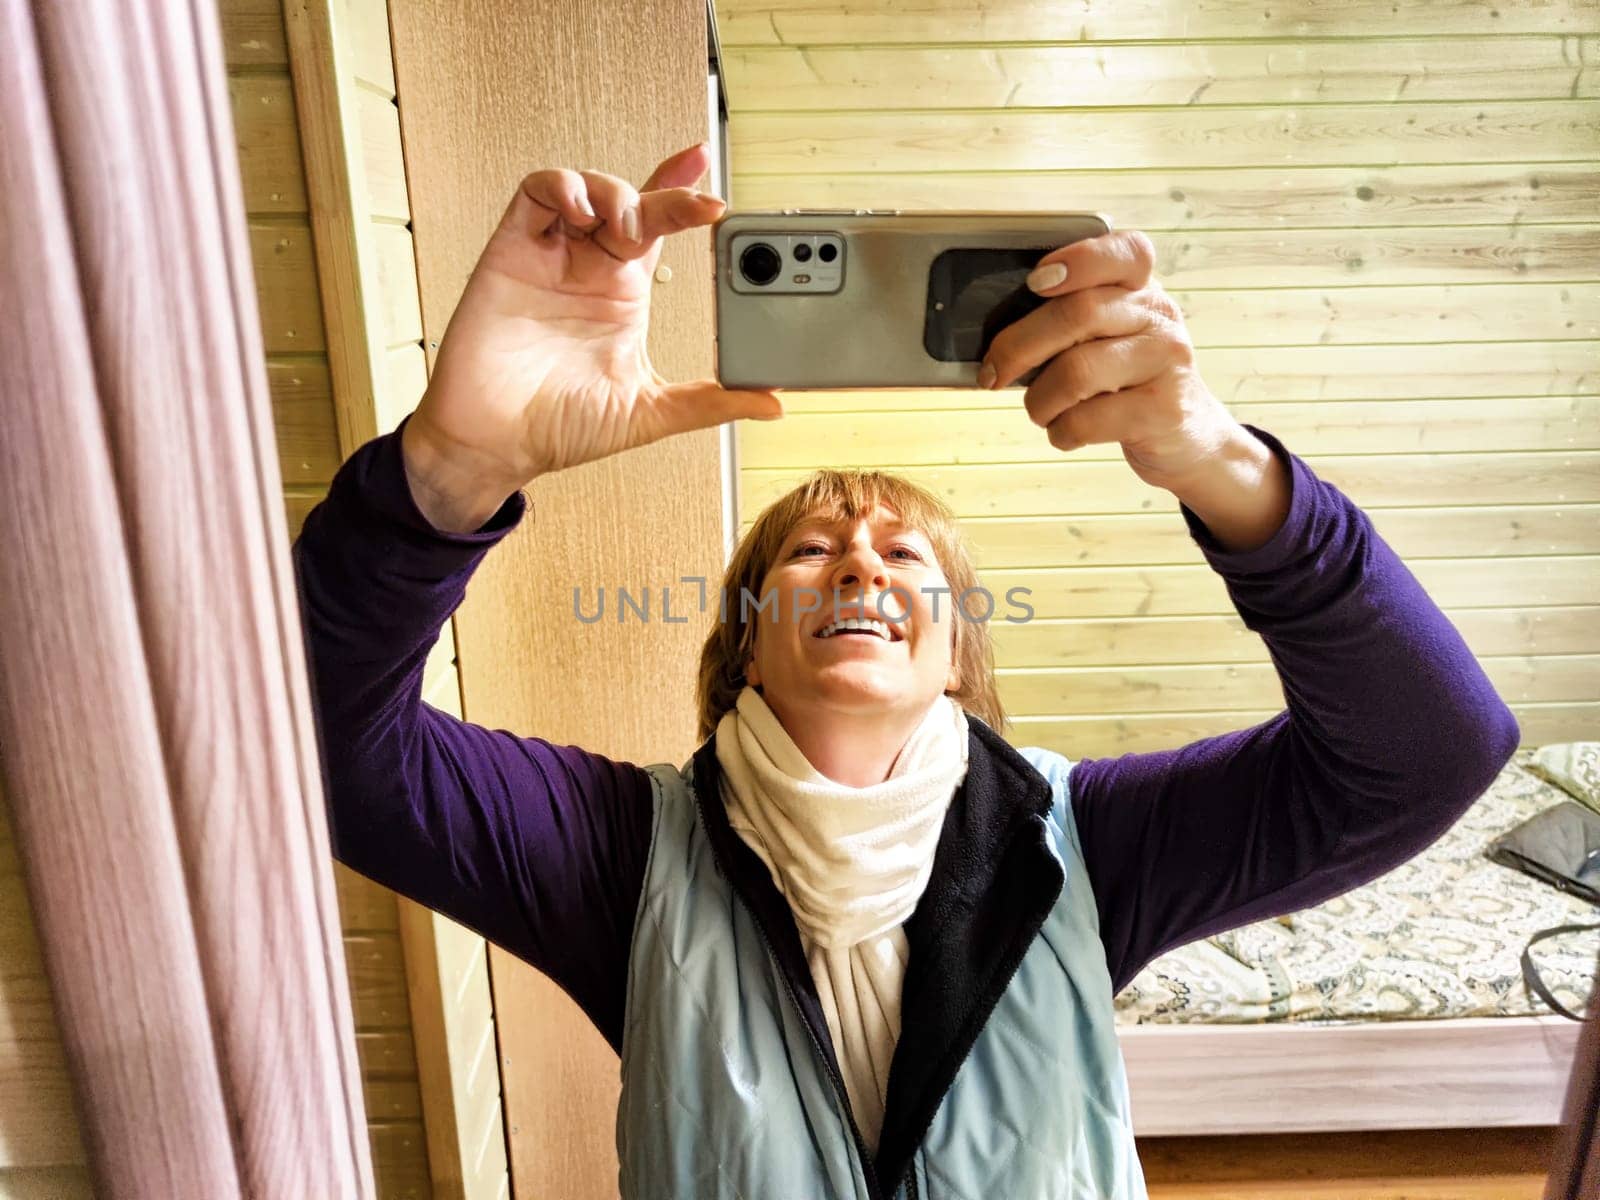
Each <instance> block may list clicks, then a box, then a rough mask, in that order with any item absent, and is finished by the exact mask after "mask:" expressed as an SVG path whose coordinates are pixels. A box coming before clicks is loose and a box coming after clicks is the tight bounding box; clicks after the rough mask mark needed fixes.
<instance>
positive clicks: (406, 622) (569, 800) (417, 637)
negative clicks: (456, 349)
mask: <svg viewBox="0 0 1600 1200" xmlns="http://www.w3.org/2000/svg"><path fill="white" fill-rule="evenodd" d="M526 508H527V500H526V498H525V497H524V496H523V495H522V494H521V493H520V492H519V493H517V494H515V495H513V496H511V497H509V498H508V499H507V500H506V502H505V504H504V505H503V506H502V507H501V508H500V510H499V512H497V513H495V515H494V516H493V517H491V518H490V519H489V520H488V522H486V523H485V524H484V525H483V527H482V528H480V529H479V530H478V531H477V532H475V533H470V534H451V533H444V532H440V531H438V530H436V529H434V527H433V526H432V525H431V524H429V522H428V521H427V519H426V518H425V517H423V515H422V514H421V513H420V512H419V511H418V509H417V507H416V505H415V503H414V502H413V500H412V497H411V490H410V487H409V485H408V484H407V482H406V477H405V466H404V463H403V461H402V458H401V454H400V434H399V431H398V430H396V431H395V432H394V433H391V434H387V435H385V436H382V437H378V438H375V439H374V440H372V441H370V442H368V443H367V444H366V445H364V446H362V447H361V448H360V449H359V450H357V451H356V453H355V454H353V455H352V456H351V457H350V459H349V461H348V462H346V463H345V464H344V465H343V466H342V467H341V468H340V469H339V471H338V474H337V475H336V477H335V478H334V481H333V485H332V487H331V488H330V489H329V493H328V496H327V498H326V499H325V500H323V501H322V503H320V504H319V505H317V507H316V508H314V509H313V510H312V511H311V513H310V514H309V515H308V516H307V517H306V522H305V527H304V529H303V530H302V531H301V534H300V537H299V538H298V539H297V540H296V542H295V545H294V564H295V571H296V575H297V579H298V584H299V589H300V609H301V615H302V620H303V622H304V626H305V634H306V649H307V658H308V663H309V666H310V669H311V687H312V696H313V700H314V706H315V709H316V713H317V724H318V729H319V733H320V737H321V744H322V761H323V767H324V773H325V779H326V787H327V801H328V822H329V828H330V833H331V835H332V840H333V847H334V854H335V856H336V857H337V858H338V859H339V860H340V861H341V862H343V863H345V864H347V865H348V866H350V867H352V868H354V869H355V870H357V871H359V872H361V873H362V874H363V875H366V876H369V877H370V878H372V879H375V880H377V881H378V882H379V883H382V884H384V885H386V886H388V887H391V888H393V889H394V890H395V891H397V892H400V893H402V894H403V895H406V896H409V897H411V898H412V899H414V900H417V901H419V902H420V903H422V904H425V905H427V906H428V907H429V908H433V909H436V910H438V911H439V912H442V913H444V914H446V915H447V916H450V917H453V918H454V919H455V920H457V921H460V922H461V923H462V924H464V925H468V926H470V927H471V928H473V929H475V930H477V931H478V932H479V933H481V934H483V935H484V936H485V937H487V938H488V939H489V940H490V941H492V942H495V943H496V944H497V945H500V946H502V947H504V948H505V949H507V950H509V951H510V952H511V953H513V954H515V955H517V956H518V957H519V958H522V959H525V960H526V961H528V962H530V963H532V964H533V965H534V966H536V967H538V968H539V969H540V970H541V971H543V972H544V973H545V974H547V975H549V976H550V977H551V978H552V979H554V980H555V981H556V983H557V984H559V985H560V986H561V987H562V988H563V989H564V990H565V991H566V992H567V993H568V994H569V995H570V996H571V997H572V998H573V999H574V1000H576V1001H577V1002H578V1004H579V1005H580V1006H581V1007H582V1008H583V1010H584V1012H585V1013H587V1014H588V1016H589V1018H590V1020H592V1021H593V1022H594V1023H595V1025H596V1026H597V1027H598V1028H599V1029H600V1031H601V1033H603V1034H604V1035H605V1037H606V1039H607V1040H608V1041H609V1042H610V1043H611V1045H612V1047H613V1048H618V1047H620V1045H621V1036H622V1007H623V998H624V992H625V989H626V984H627V962H628V947H629V944H630V942H631V940H632V936H633V920H634V912H635V909H636V907H637V904H638V899H639V893H640V889H641V887H642V885H643V879H644V863H645V856H646V853H647V850H648V846H649V839H650V830H651V820H652V801H651V786H650V780H649V776H648V775H647V774H646V772H645V771H644V770H643V769H642V768H640V767H638V766H636V765H634V764H633V763H628V762H617V761H614V760H612V759H609V758H605V757H603V756H602V755H598V754H591V753H589V752H588V751H585V750H581V749H579V748H578V747H576V746H556V745H552V744H551V743H549V742H547V741H544V740H542V739H540V738H531V737H518V736H516V735H515V734H512V733H509V732H507V731H505V730H502V729H497V730H490V729H485V728H483V727H482V726H479V725H472V724H468V723H465V722H462V721H459V720H457V719H456V718H454V717H452V716H450V715H448V714H446V713H443V712H441V711H439V710H438V709H436V708H433V707H432V706H431V705H428V704H426V703H424V702H423V700H422V669H423V663H424V660H425V659H426V657H427V654H428V651H429V649H430V648H431V647H432V646H433V644H434V643H435V642H436V641H437V640H438V636H439V631H440V629H441V628H442V627H443V625H444V622H445V621H446V620H447V619H448V618H449V616H450V614H451V613H452V612H454V611H455V608H456V606H457V605H458V604H460V603H461V598H462V596H463V594H464V593H465V590H466V586H467V579H468V577H469V576H471V574H472V572H473V570H474V569H475V568H476V567H477V565H478V563H479V562H480V561H481V560H482V559H483V556H484V555H485V554H486V553H487V552H488V550H489V548H490V547H491V546H493V545H494V544H495V543H496V542H498V541H500V540H501V539H502V538H503V537H505V536H506V534H508V533H509V532H510V531H511V530H512V529H513V528H515V527H516V525H517V524H518V522H520V521H521V520H522V517H523V514H524V512H525V511H526Z"/></svg>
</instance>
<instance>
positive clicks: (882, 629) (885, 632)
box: [817, 617, 894, 642]
mask: <svg viewBox="0 0 1600 1200" xmlns="http://www.w3.org/2000/svg"><path fill="white" fill-rule="evenodd" d="M841 629H869V630H871V631H872V632H873V633H875V634H877V635H878V636H879V637H881V638H882V639H883V640H884V641H886V642H890V641H893V640H894V638H893V637H892V636H891V635H890V633H889V626H888V625H886V624H884V622H882V621H869V620H867V619H866V618H864V617H846V618H845V619H844V620H843V621H835V622H834V623H833V624H832V625H829V626H827V627H826V628H825V629H823V630H822V631H821V632H819V633H818V634H817V636H818V637H822V638H825V637H832V636H833V635H834V634H836V633H838V632H839V631H840V630H841Z"/></svg>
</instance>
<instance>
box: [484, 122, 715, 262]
mask: <svg viewBox="0 0 1600 1200" xmlns="http://www.w3.org/2000/svg"><path fill="white" fill-rule="evenodd" d="M706 154H707V150H706V146H705V144H704V143H701V144H700V145H697V146H691V147H690V148H689V149H688V150H683V151H679V152H678V153H677V154H675V155H673V156H672V157H671V158H669V159H667V160H666V161H665V162H663V163H662V164H661V165H660V166H659V167H657V168H656V170H655V172H654V173H653V174H652V175H651V177H650V183H649V184H647V185H646V190H645V192H644V193H643V194H641V193H639V192H637V191H635V190H634V188H633V185H632V184H630V183H629V182H628V181H627V180H625V179H622V178H619V177H618V176H616V175H608V174H606V173H605V172H603V171H571V170H567V169H565V168H550V169H547V170H543V171H535V172H533V173H532V174H530V175H528V176H527V177H526V178H524V179H523V181H522V183H521V185H520V186H519V187H518V189H517V194H516V195H515V196H514V197H513V198H512V201H511V205H510V206H509V207H508V209H507V210H506V215H505V217H504V219H503V221H502V224H504V225H509V226H511V227H512V228H513V229H514V230H515V231H516V232H518V233H520V234H522V235H524V236H526V237H530V238H538V237H541V236H543V235H544V234H545V233H547V232H549V231H551V230H552V229H554V230H556V231H558V232H561V233H566V234H568V235H569V236H573V237H581V236H587V237H590V238H592V239H593V240H594V241H595V242H596V243H597V244H598V245H600V246H601V247H603V248H604V249H605V250H607V251H608V252H609V253H611V254H612V255H614V256H616V257H617V258H622V259H632V258H641V257H643V256H644V255H646V254H648V253H649V252H650V250H651V248H652V246H653V245H654V243H655V241H656V239H658V238H661V237H664V236H666V235H668V234H672V233H677V232H679V231H681V230H684V229H692V228H695V227H696V226H700V225H709V224H711V223H712V222H713V221H715V220H716V219H717V218H718V217H720V216H721V215H722V213H723V211H724V210H725V209H726V208H727V205H726V204H724V203H723V202H722V201H721V200H719V199H717V198H716V197H715V196H710V195H707V194H705V193H703V192H698V191H696V190H695V189H694V188H692V187H689V186H688V184H689V183H693V182H694V181H695V180H697V179H699V178H700V177H701V176H702V175H704V174H705V159H706ZM676 181H681V182H676ZM651 184H655V185H659V186H657V187H651V186H650V185H651Z"/></svg>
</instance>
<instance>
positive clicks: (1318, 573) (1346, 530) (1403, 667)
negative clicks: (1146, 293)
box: [1070, 425, 1520, 991]
mask: <svg viewBox="0 0 1600 1200" xmlns="http://www.w3.org/2000/svg"><path fill="white" fill-rule="evenodd" d="M1245 428H1247V429H1249V430H1250V431H1251V432H1252V433H1253V434H1255V435H1256V436H1257V437H1259V438H1260V439H1261V440H1262V441H1263V442H1264V443H1266V445H1267V446H1269V447H1270V448H1271V449H1272V451H1273V452H1274V453H1275V454H1276V455H1277V456H1278V457H1279V459H1280V460H1282V461H1283V462H1284V463H1285V464H1286V465H1287V466H1288V467H1289V469H1290V474H1291V481H1292V482H1291V486H1292V490H1293V497H1292V501H1291V504H1290V508H1289V514H1288V516H1287V518H1286V519H1285V520H1284V523H1283V525H1282V526H1281V527H1280V528H1279V530H1278V531H1277V533H1276V534H1274V535H1273V537H1272V539H1271V540H1270V541H1268V542H1267V544H1266V545H1264V546H1261V547H1260V548H1258V549H1255V550H1250V551H1245V552H1238V553H1235V552H1229V551H1227V550H1225V549H1224V548H1223V547H1222V545H1221V543H1220V542H1218V541H1217V540H1216V538H1215V537H1214V536H1213V535H1212V534H1211V532H1210V530H1208V529H1207V528H1206V527H1205V524H1204V523H1203V522H1202V521H1201V520H1200V519H1199V517H1197V516H1196V515H1195V514H1194V512H1193V511H1192V510H1190V509H1189V508H1188V506H1186V505H1180V506H1179V509H1180V511H1181V513H1182V515H1183V519H1184V521H1185V522H1186V523H1187V524H1188V526H1189V532H1190V534H1191V535H1192V536H1193V538H1194V540H1195V541H1196V543H1197V544H1198V545H1199V546H1200V548H1201V551H1202V552H1203V554H1204V555H1205V558H1206V560H1207V561H1208V562H1209V563H1210V564H1211V566H1212V568H1213V569H1214V570H1216V571H1217V572H1218V573H1219V574H1220V575H1221V576H1222V578H1223V580H1224V581H1225V582H1226V585H1227V588H1228V593H1229V595H1230V596H1231V597H1232V599H1233V603H1234V606H1235V607H1236V608H1237V609H1238V611H1239V615H1240V617H1241V618H1242V619H1243V621H1244V624H1245V625H1246V626H1247V627H1248V628H1249V629H1251V630H1253V631H1254V632H1256V633H1258V634H1260V635H1261V637H1262V639H1263V640H1264V641H1265V643H1266V647H1267V651H1268V653H1269V654H1270V655H1271V657H1272V661H1273V664H1274V665H1275V666H1276V668H1277V671H1278V676H1279V679H1280V681H1281V683H1282V685H1283V692H1284V697H1285V700H1286V703H1287V707H1286V709H1285V710H1284V711H1283V712H1281V713H1279V714H1278V715H1277V716H1275V717H1273V718H1272V719H1271V720H1269V721H1266V722H1264V723H1262V724H1260V725H1257V726H1254V727H1253V728H1249V729H1241V730H1237V731H1236V732H1233V733H1227V734H1222V735H1220V736H1218V737H1210V738H1202V739H1200V740H1199V741H1197V742H1193V743H1191V744H1190V745H1188V746H1184V747H1181V748H1179V749H1175V750H1163V751H1157V752H1154V753H1147V754H1124V755H1121V756H1120V757H1117V758H1103V759H1084V760H1082V761H1080V762H1078V763H1076V764H1074V766H1073V768H1072V773H1071V776H1070V786H1071V792H1072V806H1073V814H1074V816H1075V818H1076V820H1077V824H1078V830H1079V837H1080V840H1081V844H1082V847H1083V853H1084V858H1085V860H1086V862H1087V865H1088V870H1089V876H1090V879H1091V880H1092V883H1093V887H1094V892H1095V902H1096V907H1097V908H1098V910H1099V914H1100V933H1101V938H1102V940H1103V941H1104V942H1105V948H1106V959H1107V963H1108V965H1109V967H1110V969H1111V979H1112V986H1113V990H1115V991H1120V990H1121V989H1122V988H1123V987H1125V986H1126V985H1127V984H1128V982H1129V981H1130V980H1131V979H1132V978H1133V976H1134V975H1135V974H1137V973H1138V971H1139V970H1140V968H1141V967H1143V966H1144V965H1145V964H1146V963H1147V962H1149V961H1150V960H1151V959H1153V958H1155V957H1156V956H1157V955H1160V954H1162V953H1164V952H1165V951H1167V950H1170V949H1172V948H1173V947H1175V946H1178V945H1181V944H1183V943H1185V942H1191V941H1195V940H1197V939H1199V938H1203V937H1206V936H1209V935H1210V934H1214V933H1218V932H1221V931H1223V930H1226V929H1233V928H1236V927H1238V926H1240V925H1245V924H1248V923H1250V922H1252V921H1258V920H1263V919H1265V918H1268V917H1272V916H1277V915H1279V914H1282V913H1287V912H1294V911H1297V910H1299V909H1303V908H1309V907H1311V906H1312V905H1315V904H1320V903H1322V902H1323V901H1324V900H1328V899H1331V898H1332V897H1334V896H1337V895H1340V894H1342V893H1344V892H1347V891H1349V890H1350V889H1352V888H1355V887H1359V886H1361V885H1362V884H1364V883H1367V882H1370V881H1371V880H1373V879H1375V878H1377V877H1378V876H1379V875H1382V874H1384V873H1385V872H1387V871H1390V870H1392V869H1393V868H1394V867H1396V866H1398V865H1399V864H1401V863H1402V862H1405V861H1406V860H1407V859H1409V858H1412V857H1413V856H1415V855H1416V854H1418V853H1420V852H1421V851H1422V850H1424V849H1426V848H1427V847H1428V846H1429V845H1431V844H1432V843H1433V842H1434V841H1436V840H1437V839H1438V838H1439V837H1440V836H1441V835H1442V834H1443V833H1444V832H1445V831H1446V830H1447V829H1449V827H1450V826H1451V825H1452V824H1454V823H1455V821H1456V820H1457V819H1458V818H1459V817H1460V816H1461V815H1462V813H1463V812H1465V810H1466V809H1467V808H1468V807H1469V806H1470V805H1471V804H1472V802H1473V801H1474V800H1476V799H1477V798H1478V797H1479V796H1480V795H1482V794H1483V792H1484V790H1485V789H1486V788H1487V787H1488V786H1489V784H1490V782H1492V781H1493V779H1494V777H1495V775H1496V774H1497V773H1498V772H1499V770H1500V769H1501V767H1503V766H1504V765H1505V763H1506V762H1507V761H1508V760H1509V759H1510V758H1511V756H1512V754H1513V753H1514V752H1515V751H1516V747H1517V742H1518V740H1519V737H1520V730H1519V729H1518V726H1517V721H1516V718H1515V717H1514V716H1513V715H1512V713H1511V711H1510V709H1508V708H1507V707H1506V705H1505V703H1504V701H1502V700H1501V698H1500V697H1499V695H1497V694H1496V692H1495V690H1494V687H1493V685H1492V684H1490V682H1489V680H1488V678H1487V677H1486V676H1485V675H1484V673H1483V669H1482V668H1481V667H1480V666H1479V665H1478V662H1477V660H1476V659H1475V658H1474V657H1473V655H1472V652H1471V651H1470V650H1469V649H1468V648H1467V646H1466V643H1465V642H1463V641H1462V639H1461V635H1460V633H1459V632H1458V631H1457V630H1456V628H1455V626H1453V625H1452V624H1451V623H1450V621H1449V620H1448V618H1446V617H1445V615H1444V614H1443V613H1442V612H1440V611H1439V609H1438V607H1437V606H1436V605H1435V604H1434V603H1433V601H1432V600H1431V599H1430V598H1429V597H1428V594H1427V593H1426V592H1425V591H1423V589H1422V585H1421V584H1420V583H1418V582H1417V579H1416V577H1415V576H1414V575H1412V573H1411V571H1410V570H1409V569H1408V568H1407V567H1406V566H1405V565H1404V564H1403V563H1402V562H1401V561H1400V559H1399V558H1398V557H1397V556H1396V555H1395V553H1394V551H1393V550H1392V549H1391V548H1390V547H1389V545H1388V544H1387V543H1386V542H1384V540H1383V539H1382V538H1381V537H1379V536H1378V534H1377V532H1376V530H1374V529H1373V527H1372V523H1371V521H1370V520H1369V519H1368V517H1367V515H1366V514H1365V513H1364V512H1362V511H1361V509H1360V508H1358V507H1357V506H1356V505H1355V504H1354V502H1352V501H1351V500H1350V499H1349V497H1347V496H1346V495H1344V493H1343V492H1341V491H1339V490H1338V489H1337V488H1335V487H1334V486H1333V485H1332V484H1330V483H1327V482H1325V481H1323V480H1321V479H1318V478H1317V477H1316V476H1315V475H1314V474H1313V473H1312V471H1311V468H1310V467H1308V466H1307V465H1306V464H1305V462H1303V461H1302V460H1301V459H1300V458H1299V457H1298V456H1297V455H1295V454H1292V453H1291V452H1290V451H1288V450H1287V449H1285V447H1284V446H1283V443H1282V442H1280V441H1278V439H1277V438H1276V437H1274V436H1273V435H1272V434H1270V433H1267V432H1266V431H1264V430H1261V429H1258V428H1256V427H1255V426H1253V425H1246V426H1245Z"/></svg>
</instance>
